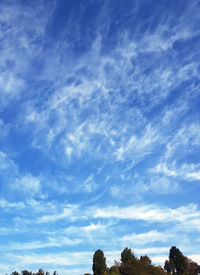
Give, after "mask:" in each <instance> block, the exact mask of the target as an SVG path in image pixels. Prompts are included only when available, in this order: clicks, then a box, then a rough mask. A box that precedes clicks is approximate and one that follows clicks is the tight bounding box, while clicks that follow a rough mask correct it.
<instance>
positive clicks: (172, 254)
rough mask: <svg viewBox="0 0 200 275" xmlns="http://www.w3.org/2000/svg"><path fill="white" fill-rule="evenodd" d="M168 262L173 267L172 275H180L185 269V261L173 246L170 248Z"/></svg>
mask: <svg viewBox="0 0 200 275" xmlns="http://www.w3.org/2000/svg"><path fill="white" fill-rule="evenodd" d="M169 261H170V262H171V263H173V265H174V266H172V272H173V274H177V275H182V274H183V272H184V270H185V269H186V261H185V257H184V256H183V254H182V252H181V251H180V250H179V249H178V248H176V247H175V246H172V247H171V248H170V251H169Z"/></svg>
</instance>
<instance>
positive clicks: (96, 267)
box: [92, 249, 106, 275]
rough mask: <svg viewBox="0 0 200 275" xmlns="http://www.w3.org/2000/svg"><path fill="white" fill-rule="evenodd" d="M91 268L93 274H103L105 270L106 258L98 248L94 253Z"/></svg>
mask: <svg viewBox="0 0 200 275" xmlns="http://www.w3.org/2000/svg"><path fill="white" fill-rule="evenodd" d="M92 270H93V272H94V275H104V273H105V271H106V258H105V257H104V254H103V251H102V250H100V249H98V250H97V251H96V252H95V253H94V256H93V266H92Z"/></svg>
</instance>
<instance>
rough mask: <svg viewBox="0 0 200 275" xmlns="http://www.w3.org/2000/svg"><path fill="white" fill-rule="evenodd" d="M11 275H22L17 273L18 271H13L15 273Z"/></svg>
mask: <svg viewBox="0 0 200 275" xmlns="http://www.w3.org/2000/svg"><path fill="white" fill-rule="evenodd" d="M11 275H20V274H19V272H17V271H13V272H12V273H11Z"/></svg>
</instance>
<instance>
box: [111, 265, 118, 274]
mask: <svg viewBox="0 0 200 275" xmlns="http://www.w3.org/2000/svg"><path fill="white" fill-rule="evenodd" d="M109 275H120V273H119V267H118V266H116V265H113V266H111V268H109Z"/></svg>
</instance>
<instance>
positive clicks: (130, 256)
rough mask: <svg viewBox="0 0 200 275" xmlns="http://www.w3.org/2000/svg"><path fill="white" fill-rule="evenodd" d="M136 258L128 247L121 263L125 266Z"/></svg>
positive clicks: (122, 255) (122, 254) (123, 253)
mask: <svg viewBox="0 0 200 275" xmlns="http://www.w3.org/2000/svg"><path fill="white" fill-rule="evenodd" d="M134 258H135V256H134V254H133V252H132V251H131V249H130V248H128V247H126V248H124V250H123V251H122V253H121V262H122V263H123V264H126V263H128V262H130V261H132V260H133V259H134Z"/></svg>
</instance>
